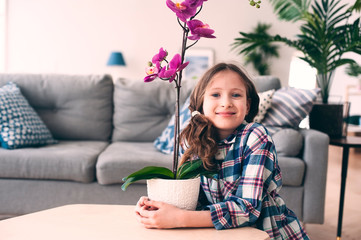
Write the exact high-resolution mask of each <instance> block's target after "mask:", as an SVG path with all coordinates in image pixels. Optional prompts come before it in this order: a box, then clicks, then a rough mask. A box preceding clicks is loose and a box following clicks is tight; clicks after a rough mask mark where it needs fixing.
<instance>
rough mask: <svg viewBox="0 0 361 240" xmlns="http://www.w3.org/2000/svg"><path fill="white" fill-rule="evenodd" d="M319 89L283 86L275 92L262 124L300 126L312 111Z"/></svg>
mask: <svg viewBox="0 0 361 240" xmlns="http://www.w3.org/2000/svg"><path fill="white" fill-rule="evenodd" d="M318 92H319V89H313V90H308V89H297V88H281V89H279V90H277V91H276V92H275V93H274V94H273V98H272V106H271V107H270V108H269V109H268V111H267V114H266V115H265V117H264V119H263V120H262V124H264V125H265V126H272V127H290V128H298V125H299V124H300V122H301V121H302V120H303V119H304V118H305V117H306V116H307V115H308V114H309V113H310V111H311V109H312V106H313V102H314V101H315V100H316V97H317V94H318Z"/></svg>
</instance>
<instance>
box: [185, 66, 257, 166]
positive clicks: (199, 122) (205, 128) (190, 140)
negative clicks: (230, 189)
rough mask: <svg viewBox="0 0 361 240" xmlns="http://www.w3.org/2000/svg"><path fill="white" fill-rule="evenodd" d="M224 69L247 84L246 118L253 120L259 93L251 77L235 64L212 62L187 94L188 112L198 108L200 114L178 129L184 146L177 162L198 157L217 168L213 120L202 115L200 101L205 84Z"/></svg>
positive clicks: (215, 134)
mask: <svg viewBox="0 0 361 240" xmlns="http://www.w3.org/2000/svg"><path fill="white" fill-rule="evenodd" d="M226 70H228V71H233V72H235V73H237V74H238V75H239V76H240V78H241V79H242V80H243V83H244V85H245V87H246V91H247V98H248V99H249V100H250V109H249V112H248V114H247V115H246V117H245V120H246V121H247V122H252V121H253V119H254V117H255V116H256V115H257V113H258V104H259V97H258V94H257V91H256V88H255V86H254V84H253V83H252V81H251V79H250V78H249V77H248V76H247V75H246V74H245V73H244V72H243V71H242V70H241V69H240V68H239V67H238V66H236V65H234V64H227V63H219V64H217V65H215V66H213V67H212V68H210V69H209V70H208V71H207V72H206V73H205V74H204V75H203V77H202V78H201V79H200V80H199V82H198V83H197V85H196V87H195V88H194V90H193V92H192V94H191V96H190V103H189V107H188V108H189V110H190V111H191V112H193V111H198V112H200V113H201V114H197V115H195V116H193V117H192V118H191V119H190V122H189V124H188V125H187V127H186V128H185V129H184V130H183V131H182V133H181V136H180V138H181V142H182V143H183V145H184V147H185V148H186V150H185V153H184V154H183V156H182V160H181V162H180V164H182V163H184V162H185V161H187V160H190V159H193V158H195V157H199V158H200V159H202V161H203V165H204V167H205V169H207V170H216V169H217V166H216V164H215V162H214V160H213V159H214V156H215V154H216V153H217V151H218V147H217V142H218V141H219V140H220V139H219V136H218V134H217V131H216V128H215V127H214V126H213V124H212V122H211V121H210V120H209V119H208V118H207V117H206V116H204V115H203V101H204V94H205V91H206V88H207V86H208V85H209V84H210V82H211V81H212V78H213V76H214V75H215V74H217V73H218V72H221V71H226Z"/></svg>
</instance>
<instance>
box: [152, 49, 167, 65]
mask: <svg viewBox="0 0 361 240" xmlns="http://www.w3.org/2000/svg"><path fill="white" fill-rule="evenodd" d="M167 55H168V52H167V50H163V48H160V49H159V53H157V54H156V55H154V57H153V58H152V63H154V64H156V63H157V62H162V61H163V60H164V59H165V58H166V57H167Z"/></svg>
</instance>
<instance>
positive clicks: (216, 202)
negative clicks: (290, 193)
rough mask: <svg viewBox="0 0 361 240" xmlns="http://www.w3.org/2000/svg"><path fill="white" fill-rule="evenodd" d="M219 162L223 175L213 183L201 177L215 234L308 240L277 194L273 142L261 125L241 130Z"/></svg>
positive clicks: (228, 141) (278, 180)
mask: <svg viewBox="0 0 361 240" xmlns="http://www.w3.org/2000/svg"><path fill="white" fill-rule="evenodd" d="M216 161H217V162H218V164H219V168H220V171H219V173H218V174H217V175H215V177H214V178H206V177H204V176H202V179H201V185H202V189H203V192H202V194H203V193H204V194H203V200H202V197H201V199H200V203H201V204H202V206H203V208H204V209H209V210H210V211H211V216H212V221H213V224H214V226H215V228H216V229H227V228H235V227H242V226H253V227H257V228H258V229H261V230H263V231H266V232H267V233H268V235H269V236H270V238H271V239H277V240H278V239H309V238H308V236H307V234H306V232H305V230H304V229H303V228H302V226H301V224H300V222H299V221H298V219H297V217H296V215H295V214H294V213H293V212H292V211H291V210H289V209H288V208H287V207H286V205H285V203H284V201H283V199H282V198H281V197H280V196H279V195H278V192H279V190H280V189H281V186H282V175H281V171H280V168H279V166H278V162H277V155H276V151H275V147H274V144H273V141H272V139H271V137H270V135H269V134H268V132H267V130H266V129H265V128H264V127H263V126H262V125H260V124H258V123H250V124H247V125H245V124H242V125H240V126H239V127H238V128H237V129H236V131H235V132H234V133H233V134H231V135H230V136H229V137H228V138H227V139H224V140H222V141H220V142H219V151H218V153H217V155H216ZM201 196H202V195H201Z"/></svg>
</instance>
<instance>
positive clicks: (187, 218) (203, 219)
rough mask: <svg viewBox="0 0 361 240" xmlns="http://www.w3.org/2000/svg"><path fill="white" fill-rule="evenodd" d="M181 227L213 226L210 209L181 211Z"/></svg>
mask: <svg viewBox="0 0 361 240" xmlns="http://www.w3.org/2000/svg"><path fill="white" fill-rule="evenodd" d="M180 222H181V224H182V226H181V227H214V225H213V223H212V217H211V212H210V211H182V214H181V215H180Z"/></svg>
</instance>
